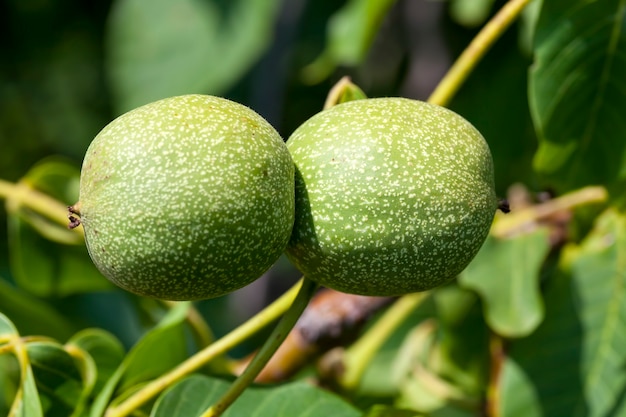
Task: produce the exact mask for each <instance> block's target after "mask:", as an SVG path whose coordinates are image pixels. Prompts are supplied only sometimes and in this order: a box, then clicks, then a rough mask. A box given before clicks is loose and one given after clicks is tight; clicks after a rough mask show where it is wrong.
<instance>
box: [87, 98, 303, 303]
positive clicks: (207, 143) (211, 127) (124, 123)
mask: <svg viewBox="0 0 626 417" xmlns="http://www.w3.org/2000/svg"><path fill="white" fill-rule="evenodd" d="M80 202H81V221H82V224H83V226H84V228H85V238H86V242H87V247H88V249H89V253H90V255H91V257H92V259H93V261H94V263H95V264H96V266H97V267H98V268H99V269H100V271H101V272H102V273H103V274H104V275H105V276H106V277H108V278H109V279H110V280H112V281H113V282H114V283H116V284H117V285H119V286H121V287H123V288H125V289H127V290H129V291H131V292H134V293H137V294H141V295H146V296H150V297H156V298H162V299H171V300H192V299H202V298H210V297H216V296H219V295H223V294H226V293H229V292H231V291H234V290H236V289H238V288H241V287H243V286H244V285H246V284H248V283H250V282H252V281H253V280H255V279H256V278H258V277H259V276H261V275H262V274H263V272H265V271H266V270H267V269H268V268H269V267H270V266H271V265H272V264H273V263H274V262H275V261H276V259H278V257H279V256H280V254H281V253H282V251H283V250H284V248H285V246H286V244H287V241H288V239H289V235H290V233H291V229H292V226H293V219H294V166H293V161H292V159H291V156H290V155H289V152H288V151H287V148H286V146H285V144H284V142H283V140H282V139H281V137H280V135H279V134H278V133H277V132H276V131H275V130H274V128H272V126H271V125H270V124H269V123H268V122H267V121H265V119H263V118H262V117H261V116H259V115H258V114H256V113H255V112H254V111H252V110H251V109H249V108H247V107H245V106H243V105H241V104H238V103H235V102H232V101H229V100H226V99H223V98H219V97H213V96H204V95H187V96H179V97H172V98H168V99H164V100H160V101H157V102H154V103H151V104H148V105H145V106H143V107H140V108H137V109H135V110H132V111H130V112H128V113H126V114H124V115H122V116H120V117H119V118H117V119H116V120H114V121H113V122H111V123H110V124H109V125H108V126H106V127H105V128H104V129H103V130H102V131H101V132H100V133H99V134H98V136H97V137H96V138H95V139H94V141H93V142H92V143H91V145H90V147H89V149H88V150H87V153H86V155H85V160H84V162H83V168H82V173H81V183H80Z"/></svg>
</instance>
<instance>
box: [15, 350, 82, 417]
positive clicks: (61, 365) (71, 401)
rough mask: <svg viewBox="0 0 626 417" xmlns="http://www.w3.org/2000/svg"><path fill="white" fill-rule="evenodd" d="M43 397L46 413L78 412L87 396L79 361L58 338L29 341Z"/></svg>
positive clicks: (38, 385)
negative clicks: (77, 364)
mask: <svg viewBox="0 0 626 417" xmlns="http://www.w3.org/2000/svg"><path fill="white" fill-rule="evenodd" d="M27 351H28V358H29V359H30V363H31V367H32V369H33V374H34V376H35V381H36V383H37V388H38V391H39V393H40V399H41V402H42V404H43V406H44V409H45V414H46V415H47V416H76V414H75V413H73V411H75V410H80V408H79V405H80V401H81V400H82V399H84V395H83V381H82V377H81V372H80V370H79V369H78V368H77V366H76V362H75V361H74V359H73V358H72V356H70V355H69V354H68V352H67V351H66V350H65V349H64V348H63V346H62V345H60V344H59V343H56V342H31V343H28V344H27Z"/></svg>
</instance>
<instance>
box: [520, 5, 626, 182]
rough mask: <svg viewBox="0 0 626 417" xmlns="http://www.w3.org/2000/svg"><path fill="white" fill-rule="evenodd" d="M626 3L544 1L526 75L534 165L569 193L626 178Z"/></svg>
mask: <svg viewBox="0 0 626 417" xmlns="http://www.w3.org/2000/svg"><path fill="white" fill-rule="evenodd" d="M624 51H626V3H624V0H605V1H571V0H551V1H544V2H543V3H542V9H541V14H540V16H539V21H538V24H537V27H536V30H535V42H534V52H535V63H534V65H533V66H532V68H531V73H530V89H529V97H530V107H531V110H532V115H533V119H534V122H535V126H536V130H537V132H538V135H539V139H540V144H539V145H540V146H539V150H538V152H537V154H536V155H535V160H534V165H535V168H536V169H537V170H538V171H539V173H540V174H542V175H543V176H544V178H545V181H546V183H547V184H548V185H550V186H552V187H554V188H556V189H557V190H559V191H568V190H571V189H574V188H578V187H581V186H584V185H589V184H609V185H612V184H615V183H616V182H617V181H620V180H624V179H626V141H625V140H624V137H625V136H626V118H624V117H623V116H624V112H623V109H624V108H625V107H626V78H625V77H624V74H626V54H625V53H624Z"/></svg>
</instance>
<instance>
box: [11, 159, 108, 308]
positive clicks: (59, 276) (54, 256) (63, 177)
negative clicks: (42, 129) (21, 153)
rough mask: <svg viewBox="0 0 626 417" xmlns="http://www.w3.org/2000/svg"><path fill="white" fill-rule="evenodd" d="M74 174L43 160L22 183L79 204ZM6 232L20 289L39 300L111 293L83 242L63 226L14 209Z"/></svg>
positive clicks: (63, 163) (76, 174)
mask: <svg viewBox="0 0 626 417" xmlns="http://www.w3.org/2000/svg"><path fill="white" fill-rule="evenodd" d="M79 175H80V172H79V170H78V168H76V167H75V166H74V165H72V164H70V163H69V162H66V161H64V160H61V159H48V160H46V161H43V162H41V163H39V164H37V165H35V166H34V167H33V168H32V169H31V170H30V171H29V172H28V173H27V174H26V175H25V176H24V178H22V182H24V183H25V184H27V185H28V186H30V187H32V188H34V189H37V190H40V191H43V192H45V193H47V194H49V195H50V196H51V197H54V198H57V199H58V200H59V201H62V202H65V203H67V204H68V205H69V204H72V203H75V202H76V201H77V200H78V181H79ZM8 233H9V240H10V245H9V252H10V253H9V255H10V261H11V263H10V266H11V272H12V275H13V277H14V279H15V282H16V283H17V284H18V286H19V287H20V288H22V289H24V290H26V291H29V292H31V293H33V294H35V295H37V296H39V297H52V296H55V297H63V296H66V295H70V294H75V293H80V292H88V291H101V290H105V289H110V288H112V284H111V283H110V282H109V281H108V280H106V279H105V278H104V277H103V276H102V274H100V272H98V270H97V269H96V267H95V266H94V265H93V263H92V262H91V259H90V258H89V255H88V253H87V248H86V247H85V245H84V243H83V240H82V239H81V238H80V236H79V235H77V234H76V233H73V232H70V231H69V230H68V229H67V227H65V226H60V225H58V224H56V223H52V222H51V221H49V220H47V219H44V218H43V217H42V216H40V215H38V214H36V213H34V212H32V211H30V210H27V209H26V208H24V207H17V208H14V209H11V210H9V212H8ZM50 239H54V240H57V241H60V242H65V243H68V244H59V243H57V242H52V241H50Z"/></svg>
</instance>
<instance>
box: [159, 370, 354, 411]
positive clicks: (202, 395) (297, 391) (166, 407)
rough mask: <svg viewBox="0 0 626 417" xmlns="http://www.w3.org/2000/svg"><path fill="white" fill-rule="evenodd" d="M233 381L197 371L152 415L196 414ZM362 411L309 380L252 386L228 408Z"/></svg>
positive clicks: (169, 393)
mask: <svg viewBox="0 0 626 417" xmlns="http://www.w3.org/2000/svg"><path fill="white" fill-rule="evenodd" d="M229 386H230V383H229V382H227V381H223V380H219V379H216V378H209V377H206V376H200V375H194V376H191V377H188V378H186V379H184V380H183V381H181V382H179V383H178V384H176V385H175V386H173V387H172V388H170V389H169V390H167V391H166V392H164V393H163V395H162V396H161V397H159V399H158V400H157V402H156V404H155V406H154V408H153V410H152V414H150V416H151V417H196V416H201V415H202V413H203V412H204V411H205V410H206V409H207V408H208V407H209V406H210V405H212V404H213V403H215V401H217V400H218V399H219V398H220V396H221V395H222V394H223V393H224V392H225V391H226V390H227V389H228V387H229ZM360 415H361V413H360V411H358V410H357V409H355V408H354V407H353V406H351V405H350V404H348V403H347V402H345V401H343V400H342V399H341V398H339V397H337V396H335V395H334V394H331V393H330V392H328V391H325V390H322V389H320V388H318V387H315V386H312V385H310V384H308V383H305V382H294V383H290V384H285V385H279V386H275V387H250V388H248V389H247V390H246V391H245V392H244V393H243V395H242V396H241V397H239V398H238V399H237V401H235V403H234V404H233V405H232V406H231V407H230V408H228V409H227V410H226V412H225V413H224V414H223V416H224V417H237V416H247V417H266V416H272V417H304V416H306V417H316V416H320V417H324V416H333V417H357V416H360Z"/></svg>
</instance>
